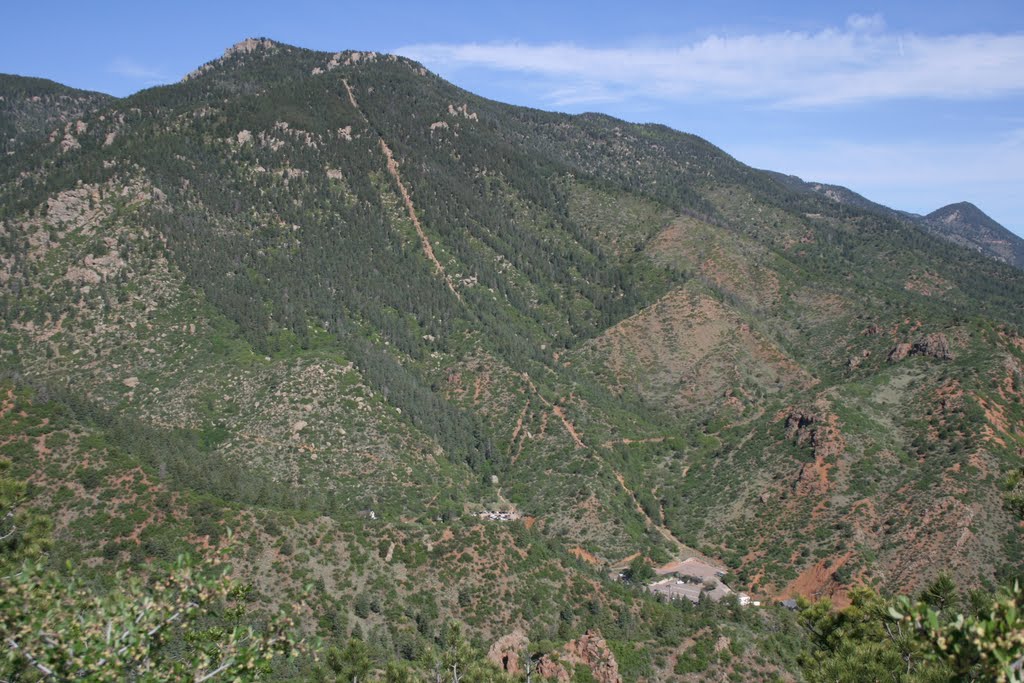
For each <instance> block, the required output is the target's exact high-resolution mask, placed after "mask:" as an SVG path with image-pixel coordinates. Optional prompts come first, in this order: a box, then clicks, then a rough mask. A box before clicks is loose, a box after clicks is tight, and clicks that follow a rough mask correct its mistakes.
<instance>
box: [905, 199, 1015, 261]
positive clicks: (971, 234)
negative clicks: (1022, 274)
mask: <svg viewBox="0 0 1024 683" xmlns="http://www.w3.org/2000/svg"><path fill="white" fill-rule="evenodd" d="M925 221H927V222H928V223H929V224H930V227H931V228H932V229H933V230H935V231H937V232H939V233H941V234H943V236H945V237H946V238H947V239H949V240H952V241H953V242H956V243H958V244H961V245H963V246H968V247H970V248H973V249H976V250H978V251H980V252H982V253H985V254H988V255H989V256H991V257H993V258H996V259H998V260H1000V261H1003V262H1005V263H1010V264H1013V265H1015V266H1017V267H1018V268H1024V240H1022V239H1021V238H1020V237H1018V236H1017V235H1014V234H1013V233H1012V232H1010V231H1009V230H1007V229H1006V228H1004V227H1003V226H1002V225H1000V224H999V223H998V222H996V221H995V220H994V219H992V217H990V216H989V215H988V214H986V213H985V212H984V211H982V210H981V209H979V208H978V207H977V206H975V205H974V204H972V203H970V202H957V203H955V204H947V205H946V206H943V207H942V208H940V209H936V210H935V211H932V212H931V213H930V214H928V215H927V216H925Z"/></svg>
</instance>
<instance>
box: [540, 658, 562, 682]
mask: <svg viewBox="0 0 1024 683" xmlns="http://www.w3.org/2000/svg"><path fill="white" fill-rule="evenodd" d="M534 673H536V674H537V676H538V677H539V678H544V679H547V680H554V681H558V683H569V672H568V671H566V670H565V667H564V666H562V665H561V664H559V663H558V662H556V661H555V660H554V659H552V658H551V656H550V655H544V656H543V657H541V658H540V659H538V660H537V668H536V669H534Z"/></svg>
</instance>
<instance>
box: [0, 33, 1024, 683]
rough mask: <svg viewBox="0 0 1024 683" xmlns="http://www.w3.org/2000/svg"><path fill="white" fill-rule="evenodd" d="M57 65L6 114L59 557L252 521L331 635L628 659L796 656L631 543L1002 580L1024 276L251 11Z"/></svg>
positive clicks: (671, 551) (277, 582)
mask: <svg viewBox="0 0 1024 683" xmlns="http://www.w3.org/2000/svg"><path fill="white" fill-rule="evenodd" d="M33 87H35V86H33ZM40 87H41V86H40ZM32 92H34V91H31V92H30V90H29V89H28V85H26V84H25V83H23V82H22V80H19V79H6V80H2V81H0V96H2V97H3V98H4V100H3V102H4V103H11V102H25V101H29V102H36V101H35V100H34V99H33V98H35V97H36V96H37V95H36V94H32ZM38 97H40V98H42V99H40V100H39V101H38V102H39V103H40V106H42V104H43V103H45V104H46V106H47V107H49V108H48V109H46V111H45V112H41V111H40V112H34V113H33V110H31V109H24V108H23V106H22V105H21V104H19V105H18V107H14V108H13V109H10V111H15V110H17V112H22V113H18V114H17V115H14V114H8V115H6V116H7V118H5V119H4V121H5V122H7V123H5V125H10V126H14V128H12V130H15V132H16V133H17V135H14V138H15V139H16V141H17V145H16V146H14V147H10V148H9V149H8V156H7V162H6V163H5V165H4V167H3V169H2V171H0V243H2V245H3V249H2V252H0V312H2V314H3V317H4V326H3V329H2V330H0V354H2V355H0V368H2V370H3V373H4V376H5V378H6V381H7V382H8V384H7V385H4V387H5V390H6V391H7V394H8V402H10V403H11V406H10V407H9V408H5V412H4V416H5V417H6V419H8V421H9V424H7V425H6V426H5V429H6V431H5V434H9V435H11V438H9V439H8V441H7V442H5V444H4V446H3V449H4V450H3V451H2V453H3V456H4V457H5V458H7V459H8V460H10V461H11V462H12V463H14V467H15V468H16V470H17V471H18V472H19V473H21V474H22V475H23V476H24V477H25V478H26V479H29V480H30V481H31V482H32V483H33V486H35V487H36V492H37V497H36V504H37V505H38V506H39V508H40V509H44V510H46V511H47V512H48V514H50V515H52V516H53V517H54V518H55V519H56V520H57V523H56V525H55V534H56V537H57V538H58V539H60V540H61V541H63V542H64V543H63V544H62V545H61V546H60V547H61V550H60V552H59V553H58V559H73V560H76V561H79V562H84V563H87V564H88V566H90V567H92V568H95V570H96V572H97V574H98V575H100V576H102V575H103V573H104V571H109V569H110V568H112V567H114V566H119V565H121V564H128V565H131V566H137V565H140V564H142V563H143V562H145V561H146V560H147V559H158V560H167V559H169V558H171V557H173V555H174V554H175V553H176V552H178V551H180V550H183V549H185V548H188V547H192V548H195V549H198V550H200V551H209V549H210V548H212V547H216V546H218V545H219V544H221V543H222V542H226V541H225V539H226V537H227V533H226V531H227V529H228V528H231V529H233V530H234V531H235V536H234V538H235V541H234V545H233V549H232V552H233V553H234V557H235V559H236V565H235V566H236V570H237V572H238V573H239V575H241V576H242V577H243V578H245V579H247V580H250V581H252V582H253V584H254V585H255V586H256V587H257V590H258V591H259V595H260V598H261V600H262V603H263V604H266V605H268V606H280V605H285V606H289V607H288V608H289V609H294V610H295V611H296V613H297V615H298V616H300V617H302V621H303V623H304V625H305V628H307V629H308V630H310V631H317V632H320V633H328V634H332V637H344V636H346V635H347V634H349V633H351V632H354V629H356V628H358V629H360V630H361V631H360V632H363V633H370V632H372V633H375V634H378V635H379V638H378V640H379V641H380V642H382V643H386V644H390V645H387V647H392V646H393V649H394V650H396V651H397V650H399V649H400V648H401V647H405V646H404V645H402V643H404V642H406V640H408V641H409V642H413V641H415V642H420V641H418V640H416V639H417V638H421V637H422V638H428V639H429V637H430V636H431V634H433V633H435V632H436V629H437V625H438V624H439V622H440V621H441V620H442V618H443V617H446V616H451V615H456V616H460V617H461V618H463V619H465V620H467V621H469V622H470V623H471V624H472V625H473V626H474V627H475V628H476V629H477V630H478V632H479V633H480V634H481V635H482V636H485V637H487V638H491V637H495V638H496V637H498V636H500V635H502V634H504V633H507V632H508V631H510V630H512V629H513V628H515V627H517V626H518V627H524V628H526V629H527V630H529V631H530V633H531V640H536V641H550V642H551V643H554V642H555V641H558V642H565V641H566V640H569V639H571V638H574V637H576V636H578V635H579V634H580V633H581V632H582V630H583V629H585V628H587V627H590V626H595V625H597V626H600V628H601V629H602V632H604V633H605V635H606V636H607V637H609V638H611V639H612V640H613V641H615V645H614V647H615V648H619V649H618V653H619V654H620V655H621V654H622V653H623V652H625V651H626V650H629V651H634V649H633V644H632V643H633V642H636V643H644V644H646V645H647V646H649V647H650V648H652V649H651V653H645V654H642V655H641V654H635V655H632V656H630V658H629V660H628V661H630V662H632V664H630V666H632V667H634V668H633V669H631V671H632V673H631V674H630V677H631V680H635V679H636V678H638V677H641V676H650V675H653V674H652V672H656V673H658V675H659V676H660V675H661V674H666V672H667V671H671V670H678V668H679V667H678V666H677V664H676V663H677V662H678V661H680V658H682V659H683V660H685V659H686V657H684V656H683V654H682V653H683V650H684V649H685V648H682V649H677V648H681V647H682V646H681V645H680V642H681V638H676V639H675V641H674V642H673V641H672V638H673V637H675V636H677V635H679V633H678V629H677V626H678V624H677V625H676V626H672V627H671V628H669V627H667V626H664V623H666V620H669V621H671V620H672V619H684V618H685V619H687V620H689V621H687V622H686V623H687V624H689V625H690V626H694V625H695V624H697V622H698V621H700V620H704V621H701V622H700V623H701V624H704V626H706V625H707V624H705V623H704V622H710V621H714V620H715V619H718V620H719V622H720V625H721V632H719V631H718V630H712V631H709V632H706V633H705V632H703V631H702V632H701V633H704V635H706V636H707V638H710V637H711V636H710V635H707V634H708V633H712V634H719V633H720V634H721V635H723V637H725V636H727V637H728V638H733V639H734V641H733V642H743V643H748V644H750V647H751V650H750V651H749V652H750V653H752V654H749V656H747V657H746V658H744V657H742V656H740V655H737V661H740V662H742V663H743V666H746V667H748V669H747V670H757V671H761V672H762V673H763V674H764V675H765V676H767V675H768V672H769V671H777V670H778V669H779V668H780V667H781V668H783V669H785V668H787V667H788V668H790V669H791V670H792V669H793V666H795V665H793V660H792V653H790V654H788V655H785V654H781V653H780V652H779V651H778V650H776V651H774V655H773V657H774V659H772V658H771V657H768V658H766V657H765V656H762V655H765V653H771V652H773V650H772V648H773V647H774V646H773V645H772V643H771V640H770V636H767V635H764V633H762V632H761V631H759V630H758V629H757V628H754V627H753V626H751V623H752V622H750V620H749V618H744V617H743V616H742V615H739V612H736V613H733V612H728V613H727V611H723V612H721V613H718V612H716V613H715V614H714V615H712V616H708V614H710V613H709V612H702V613H700V614H701V615H702V616H699V619H698V618H697V617H694V618H693V619H690V617H681V616H679V615H678V614H676V612H677V611H678V610H675V608H672V609H673V611H666V610H667V609H668V608H666V607H665V606H663V605H659V604H657V603H655V602H654V601H652V600H650V599H648V598H645V597H643V596H641V595H639V594H638V593H636V592H632V591H630V590H628V589H626V588H624V587H623V586H621V585H619V584H618V583H617V582H614V581H610V580H608V573H609V568H610V567H612V566H622V565H623V560H624V558H626V560H628V559H629V558H631V557H633V556H634V555H636V554H637V553H639V554H640V555H641V556H642V557H646V558H649V559H650V560H651V561H654V562H658V563H661V562H667V561H669V560H670V559H673V558H679V557H680V556H681V555H685V554H689V553H699V554H701V555H703V556H706V557H708V558H710V559H711V560H714V561H718V562H722V563H724V565H725V566H726V567H727V568H728V569H729V571H730V575H731V580H732V581H733V585H734V586H735V587H736V588H737V589H738V590H740V589H746V590H748V591H751V592H753V593H754V594H755V595H757V596H763V597H766V598H769V597H770V598H777V597H788V596H792V595H803V596H808V597H813V596H822V595H832V596H835V597H836V598H837V599H838V600H840V601H842V600H844V599H845V596H846V595H847V592H848V590H849V589H850V587H851V586H854V585H857V584H870V585H877V586H879V587H881V588H884V589H886V590H897V591H913V590H917V589H918V588H919V587H920V586H921V585H923V584H924V583H925V582H927V581H929V580H931V579H932V578H933V577H934V576H936V575H937V574H938V573H939V572H941V571H949V572H951V573H952V574H953V575H954V576H955V577H956V578H957V579H958V580H959V581H961V582H962V584H963V585H965V586H970V587H977V586H986V587H990V586H991V585H993V584H994V583H996V582H999V581H1004V580H1006V579H1008V578H1012V577H1014V576H1018V575H1020V572H1021V569H1022V566H1024V565H1022V562H1024V558H1022V555H1021V548H1022V546H1021V544H1020V538H1019V533H1020V530H1019V525H1018V522H1019V520H1018V518H1017V516H1016V513H1015V512H1014V510H1013V509H1012V507H1011V506H1007V505H1005V504H1004V503H1005V500H1006V499H1007V497H1008V496H1009V495H1010V493H1011V492H1010V491H1008V490H1007V484H1006V482H1007V481H1008V479H1007V477H1008V476H1009V475H1011V474H1013V473H1014V472H1017V471H1018V470H1019V469H1020V467H1021V465H1022V451H1021V449H1022V447H1024V432H1022V430H1021V425H1022V424H1024V393H1022V392H1024V379H1022V377H1024V336H1022V334H1021V324H1022V323H1024V272H1022V271H1021V270H1018V269H1015V268H1012V267H1010V266H1008V265H1006V264H1004V263H999V262H997V261H994V260H992V259H989V258H986V257H984V256H981V255H979V254H978V253H976V252H975V251H974V250H970V249H964V248H961V247H960V246H957V245H956V244H951V243H950V242H949V241H947V240H944V239H940V238H938V237H936V236H933V235H931V234H929V232H928V231H926V230H923V229H921V228H920V227H919V226H916V225H914V224H912V223H910V222H908V221H907V220H905V219H904V218H902V217H901V216H899V215H897V214H895V212H892V211H890V210H887V209H886V210H884V211H882V210H879V209H878V208H876V205H871V203H870V202H867V200H865V203H866V204H865V203H859V202H851V201H841V200H839V199H836V197H833V196H830V195H828V194H827V193H824V194H823V193H821V192H819V191H817V190H808V189H807V188H806V187H804V186H803V185H801V184H798V183H794V182H793V181H792V179H787V178H786V177H783V176H780V175H778V174H772V173H768V172H763V171H757V170H754V169H751V168H749V167H747V166H744V165H743V164H741V163H739V162H738V161H736V160H734V159H732V158H731V157H729V156H728V155H726V154H725V153H724V152H722V151H721V150H719V149H717V148H715V147H714V146H713V145H711V144H710V143H708V142H706V141H704V140H701V139H700V138H697V137H695V136H691V135H686V134H683V133H679V132H676V131H672V130H670V129H668V128H665V127H661V126H650V125H644V126H640V125H633V124H628V123H625V122H622V121H617V120H614V119H611V118H608V117H604V116H599V115H585V116H579V117H573V116H567V115H562V114H553V113H547V112H541V111H536V110H529V109H524V108H518V107H512V106H508V105H504V104H500V103H497V102H493V101H489V100H486V99H483V98H479V97H477V96H474V95H472V94H471V93H468V92H465V91H463V90H460V89H459V88H457V87H455V86H454V85H452V84H450V83H447V82H445V81H443V80H441V79H440V78H438V77H437V76H435V75H433V74H431V73H430V72H428V71H427V70H426V69H424V68H423V67H422V66H421V65H419V64H417V63H414V62H411V61H409V60H406V59H403V58H400V57H396V56H393V55H380V54H374V53H360V52H340V53H333V54H332V53H320V52H313V51H308V50H303V49H299V48H295V47H291V46H287V45H283V44H280V43H276V42H273V41H270V40H266V39H259V40H247V41H244V42H242V43H240V44H238V45H236V46H234V47H233V48H231V49H229V50H228V51H227V52H226V53H225V55H224V56H223V57H221V58H220V59H218V60H215V61H213V62H210V63H209V64H207V65H204V66H203V67H200V68H199V69H198V70H197V71H196V72H194V73H193V74H190V75H189V77H187V78H186V79H185V80H184V81H183V82H181V83H179V84H175V85H170V86H165V87H160V88H153V89H150V90H146V91H143V92H140V93H137V94H135V95H133V96H131V97H128V98H125V99H112V98H103V97H97V98H94V97H92V96H91V95H90V96H86V95H82V94H77V95H76V94H74V93H70V91H69V92H65V91H64V90H62V89H59V88H56V89H53V92H52V93H51V94H49V95H46V94H38ZM47 97H49V98H51V99H46V98H47ZM26 98H27V99H26ZM52 98H56V99H52ZM66 98H70V99H66ZM26 112H27V113H26ZM10 122H13V123H10ZM19 136H20V137H19ZM882 208H883V209H884V207H882ZM22 413H24V415H22ZM19 416H20V417H19ZM30 416H37V417H38V420H37V419H35V418H34V417H33V419H29V417H30ZM22 418H24V420H27V422H23V421H22ZM11 420H13V422H11ZM40 439H42V440H41V441H40ZM114 503H116V504H114ZM498 511H501V512H504V513H507V514H505V515H504V517H505V519H502V518H501V516H499V515H497V514H490V515H489V514H488V513H496V512H498ZM101 529H111V531H110V532H109V533H107V532H102V533H101V532H100V530H101ZM309 584H312V585H313V586H314V588H313V589H307V586H308V585H309ZM309 590H312V591H313V592H314V593H315V599H314V598H313V597H310V595H311V593H310V592H309ZM706 609H708V610H712V609H717V608H714V607H707V606H706ZM722 609H723V610H725V609H726V608H724V607H723V608H722ZM729 609H731V608H729ZM666 615H669V616H666ZM737 615H739V616H737ZM759 618H760V617H758V619H759ZM776 618H778V619H782V620H783V621H782V622H779V623H784V624H788V623H790V622H787V621H785V619H786V617H784V616H781V617H777V616H765V619H768V620H772V619H776ZM691 621H692V622H693V623H691ZM672 623H675V622H672ZM680 623H681V622H680ZM758 623H760V622H758ZM773 623H774V622H773ZM659 625H660V626H659ZM704 626H694V627H695V628H704ZM776 626H778V624H776ZM662 627H664V628H662ZM679 628H681V627H679ZM716 628H718V627H716ZM779 628H782V627H781V626H780V627H779ZM673 629H676V630H673ZM416 634H419V635H416ZM609 634H611V635H609ZM668 634H674V635H668ZM762 636H763V637H762ZM716 637H717V635H716ZM695 638H696V636H695ZM700 638H701V639H702V640H701V642H703V640H706V638H705V637H704V636H701V637H700ZM736 639H739V640H738V641H737V640H736ZM624 643H625V644H624ZM382 647H385V646H384V645H382ZM408 647H413V645H408ZM737 651H738V652H739V651H742V648H737ZM645 652H646V651H645ZM786 657H790V659H786ZM748 660H749V661H748ZM755 660H756V663H755ZM769 660H772V661H775V662H776V663H777V662H780V661H781V662H783V664H779V665H777V666H776V664H772V666H768V664H766V663H765V662H767V661H769ZM718 661H719V663H721V658H719V660H718ZM723 666H725V665H723ZM758 667H761V668H758ZM765 667H767V668H765ZM772 667H775V668H774V669H773V668H772ZM726 668H728V667H726ZM722 670H723V671H724V670H725V669H722ZM637 672H645V673H642V674H641V673H637ZM662 677H663V676H662Z"/></svg>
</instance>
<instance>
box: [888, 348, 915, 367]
mask: <svg viewBox="0 0 1024 683" xmlns="http://www.w3.org/2000/svg"><path fill="white" fill-rule="evenodd" d="M913 348H914V347H913V345H911V344H897V345H896V346H894V347H893V349H892V351H890V352H889V362H890V363H899V362H900V361H901V360H903V359H904V358H906V357H907V356H909V355H910V351H911V349H913Z"/></svg>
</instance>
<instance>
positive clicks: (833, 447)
mask: <svg viewBox="0 0 1024 683" xmlns="http://www.w3.org/2000/svg"><path fill="white" fill-rule="evenodd" d="M819 408H821V409H820V410H816V411H811V410H807V409H797V408H794V409H792V410H791V411H790V412H789V414H788V415H787V416H786V438H787V439H790V440H791V441H793V442H795V443H796V444H797V445H798V446H805V445H809V446H811V448H813V449H814V460H812V461H811V462H805V463H801V465H800V470H799V472H797V476H796V481H795V482H794V484H793V487H794V490H795V491H796V493H797V494H798V495H804V494H812V493H824V492H826V491H828V489H829V479H828V470H829V467H830V465H829V464H828V462H827V461H828V460H829V459H830V458H834V457H836V456H839V455H841V454H842V453H843V451H844V450H846V437H844V436H843V434H842V432H841V431H840V429H839V417H838V416H837V415H835V414H834V413H831V412H829V411H828V410H827V409H826V408H827V405H824V404H823V405H820V406H819Z"/></svg>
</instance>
